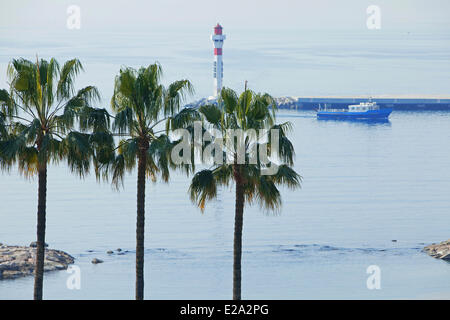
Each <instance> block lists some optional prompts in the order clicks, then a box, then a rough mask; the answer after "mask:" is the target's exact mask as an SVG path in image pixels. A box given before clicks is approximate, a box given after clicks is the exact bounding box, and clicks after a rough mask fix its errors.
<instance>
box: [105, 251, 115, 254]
mask: <svg viewBox="0 0 450 320" xmlns="http://www.w3.org/2000/svg"><path fill="white" fill-rule="evenodd" d="M106 253H107V254H113V253H114V252H112V251H111V250H108V251H106Z"/></svg>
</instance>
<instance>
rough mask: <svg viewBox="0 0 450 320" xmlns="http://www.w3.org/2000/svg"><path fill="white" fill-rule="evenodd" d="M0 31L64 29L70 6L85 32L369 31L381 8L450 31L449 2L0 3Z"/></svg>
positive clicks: (403, 20)
mask: <svg viewBox="0 0 450 320" xmlns="http://www.w3.org/2000/svg"><path fill="white" fill-rule="evenodd" d="M0 3H1V5H0V28H3V29H13V28H14V29H34V30H55V29H58V28H65V26H66V19H67V12H66V10H67V7H68V6H69V5H77V6H79V7H80V9H81V18H82V28H83V29H87V30H95V31H107V30H117V29H127V30H132V29H137V30H139V29H140V30H148V29H152V28H162V27H164V28H195V27H203V26H205V25H208V26H209V25H213V24H215V23H216V22H218V21H220V22H221V23H223V24H225V25H228V26H233V27H236V28H242V27H246V28H264V29H267V28H271V29H279V28H281V29H282V28H302V29H321V28H325V29H350V28H354V29H359V28H365V21H366V19H367V14H366V12H365V11H366V8H367V7H368V6H369V5H378V6H379V7H380V9H381V14H382V17H383V26H384V27H386V28H396V29H414V28H415V27H417V26H420V27H426V28H446V29H447V30H450V26H449V22H448V21H449V17H448V13H449V12H450V1H448V0H339V1H338V0H314V1H311V0H276V1H275V0H223V1H219V0H214V1H211V0H190V1H187V0H150V1H149V0H119V1H110V0H95V1H93V0H14V1H11V0H0Z"/></svg>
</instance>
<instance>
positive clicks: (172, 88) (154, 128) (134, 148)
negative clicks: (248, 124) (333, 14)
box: [104, 63, 198, 300]
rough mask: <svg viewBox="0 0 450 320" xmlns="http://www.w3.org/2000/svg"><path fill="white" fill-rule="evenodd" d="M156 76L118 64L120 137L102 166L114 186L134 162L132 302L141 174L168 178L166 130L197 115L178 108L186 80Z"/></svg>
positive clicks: (140, 277) (141, 213)
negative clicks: (165, 80) (164, 79)
mask: <svg viewBox="0 0 450 320" xmlns="http://www.w3.org/2000/svg"><path fill="white" fill-rule="evenodd" d="M161 75H162V69H161V66H160V65H159V64H158V63H155V64H152V65H149V66H148V67H147V68H144V67H142V68H140V69H139V70H135V69H133V68H128V67H127V68H123V69H121V70H120V72H119V75H118V76H117V77H116V79H115V84H114V95H113V97H112V99H111V108H112V110H113V111H114V113H115V116H114V121H113V131H114V132H116V135H118V136H120V137H123V138H122V140H121V141H120V142H119V145H118V148H117V149H118V155H117V156H116V157H115V158H114V159H113V160H112V161H111V162H110V163H109V164H107V165H106V166H104V169H105V171H104V172H105V173H104V174H105V176H107V177H108V176H110V175H112V181H113V183H114V184H115V185H116V186H118V185H119V184H120V183H122V182H123V176H124V173H125V171H127V170H128V171H131V170H132V169H133V168H134V167H135V166H136V162H137V171H138V176H137V221H136V293H135V296H136V300H143V299H144V226H145V182H146V176H147V177H150V178H151V179H152V180H153V181H156V179H157V176H158V175H159V176H160V177H161V179H162V181H164V182H167V181H168V179H169V170H170V169H171V168H176V167H177V166H176V165H175V164H174V163H173V162H172V161H171V159H170V152H171V150H172V147H173V146H174V145H175V143H176V142H173V141H171V140H170V139H169V136H168V134H169V132H170V131H171V130H172V129H176V128H182V127H186V126H187V125H188V124H189V123H191V122H192V121H193V120H195V119H196V118H198V113H197V111H196V110H194V109H192V108H185V109H183V110H181V111H179V109H180V106H181V103H182V102H183V100H184V98H185V96H186V95H187V94H191V93H192V92H193V87H192V85H191V83H190V82H189V81H188V80H179V81H175V82H173V83H172V84H170V85H169V86H168V87H167V88H165V87H164V86H163V85H162V84H161V82H160V79H161ZM178 111H179V112H178ZM177 112H178V113H177ZM186 168H187V169H188V167H187V166H186Z"/></svg>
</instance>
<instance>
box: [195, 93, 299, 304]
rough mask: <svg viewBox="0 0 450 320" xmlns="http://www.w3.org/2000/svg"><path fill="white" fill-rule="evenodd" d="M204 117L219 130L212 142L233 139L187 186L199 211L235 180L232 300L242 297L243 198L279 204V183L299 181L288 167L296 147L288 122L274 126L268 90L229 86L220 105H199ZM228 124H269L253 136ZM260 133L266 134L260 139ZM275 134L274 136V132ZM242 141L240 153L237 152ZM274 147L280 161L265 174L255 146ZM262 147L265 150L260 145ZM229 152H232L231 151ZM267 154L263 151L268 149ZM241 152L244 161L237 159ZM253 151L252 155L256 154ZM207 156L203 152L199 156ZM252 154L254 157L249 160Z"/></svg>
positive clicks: (273, 107)
mask: <svg viewBox="0 0 450 320" xmlns="http://www.w3.org/2000/svg"><path fill="white" fill-rule="evenodd" d="M199 111H200V113H201V114H202V116H203V118H204V121H205V122H206V124H207V125H209V126H210V127H213V128H214V129H217V131H216V132H218V133H220V134H218V135H215V136H214V135H213V137H212V142H211V143H215V141H221V138H223V139H225V140H226V139H232V140H229V141H232V145H231V146H232V148H231V149H230V145H229V146H226V145H225V146H224V145H223V144H222V143H221V142H220V143H218V144H217V146H218V149H215V152H214V153H211V157H216V156H217V155H218V154H220V153H222V154H223V156H222V155H220V156H219V158H216V159H222V161H219V163H215V164H214V165H213V166H212V167H211V168H210V169H205V170H201V171H199V172H198V173H196V174H195V175H194V177H193V178H192V182H191V185H190V187H189V192H190V197H191V200H192V201H193V202H195V203H196V204H197V205H198V206H199V207H200V208H201V209H202V210H203V209H204V207H205V202H206V201H207V200H211V199H214V198H215V197H216V196H217V187H218V186H227V185H228V184H229V183H230V181H232V180H233V181H234V182H235V185H236V195H235V197H236V199H235V201H236V202H235V218H234V219H235V220H234V250H233V260H234V261H233V299H234V300H240V299H241V258H242V227H243V218H244V205H245V203H249V204H251V203H253V202H254V201H256V202H258V203H259V204H260V206H261V207H262V208H264V209H269V210H276V209H278V208H280V206H281V195H280V192H279V190H278V188H277V185H281V184H284V185H287V187H289V188H296V187H299V186H300V182H301V177H300V176H299V175H298V174H297V173H296V172H295V171H294V170H293V169H292V168H291V167H290V166H292V164H293V158H294V148H293V146H292V144H291V142H290V141H289V140H288V138H287V137H286V132H287V131H288V130H289V129H290V128H291V124H290V123H289V122H286V123H283V124H279V125H275V124H274V123H275V111H276V104H275V103H274V100H273V99H272V98H271V97H270V96H269V95H268V94H255V93H254V92H252V91H250V90H247V88H245V91H244V92H243V93H242V94H241V95H240V96H239V97H238V95H237V94H236V93H235V92H234V91H233V90H231V89H227V88H224V89H222V91H221V95H220V98H219V105H218V106H216V105H205V106H202V107H200V109H199ZM229 129H234V130H239V129H242V130H243V131H244V132H245V131H246V130H247V132H250V131H251V130H260V129H262V130H264V129H271V130H270V131H268V132H267V134H266V135H263V136H262V137H260V138H262V139H252V138H251V135H248V136H246V135H243V136H242V137H241V138H234V137H232V136H231V135H230V131H229ZM272 129H276V130H275V131H277V132H278V137H279V139H278V141H276V140H275V143H277V142H278V144H279V148H278V150H275V145H272V144H274V142H272V134H274V133H273V132H274V131H272ZM264 138H266V139H265V140H264ZM274 138H275V136H274ZM239 146H242V147H243V149H241V150H244V154H239ZM266 146H267V148H268V149H269V150H271V149H272V150H271V151H272V155H274V156H277V157H278V158H279V160H280V161H282V162H283V163H284V164H281V165H280V166H278V170H277V171H276V173H274V174H271V175H269V174H267V172H265V171H264V170H268V168H269V167H270V166H273V165H275V164H274V163H272V162H268V161H265V159H264V158H263V157H262V156H261V155H260V153H259V150H265V147H266ZM263 148H264V149H263ZM230 153H231V154H230ZM266 154H267V153H266ZM240 156H243V158H242V159H243V160H244V161H239V158H240ZM255 156H256V159H255ZM203 157H205V155H203ZM251 159H253V161H251Z"/></svg>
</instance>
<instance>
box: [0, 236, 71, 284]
mask: <svg viewBox="0 0 450 320" xmlns="http://www.w3.org/2000/svg"><path fill="white" fill-rule="evenodd" d="M35 257H36V247H33V246H32V244H31V245H30V246H29V247H26V246H7V245H1V246H0V280H5V279H16V278H20V277H25V276H29V275H33V272H34V264H35ZM72 263H74V258H73V257H72V256H71V255H69V254H68V253H66V252H64V251H61V250H54V249H45V261H44V271H45V272H47V271H54V270H64V269H67V267H68V266H69V264H72Z"/></svg>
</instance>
